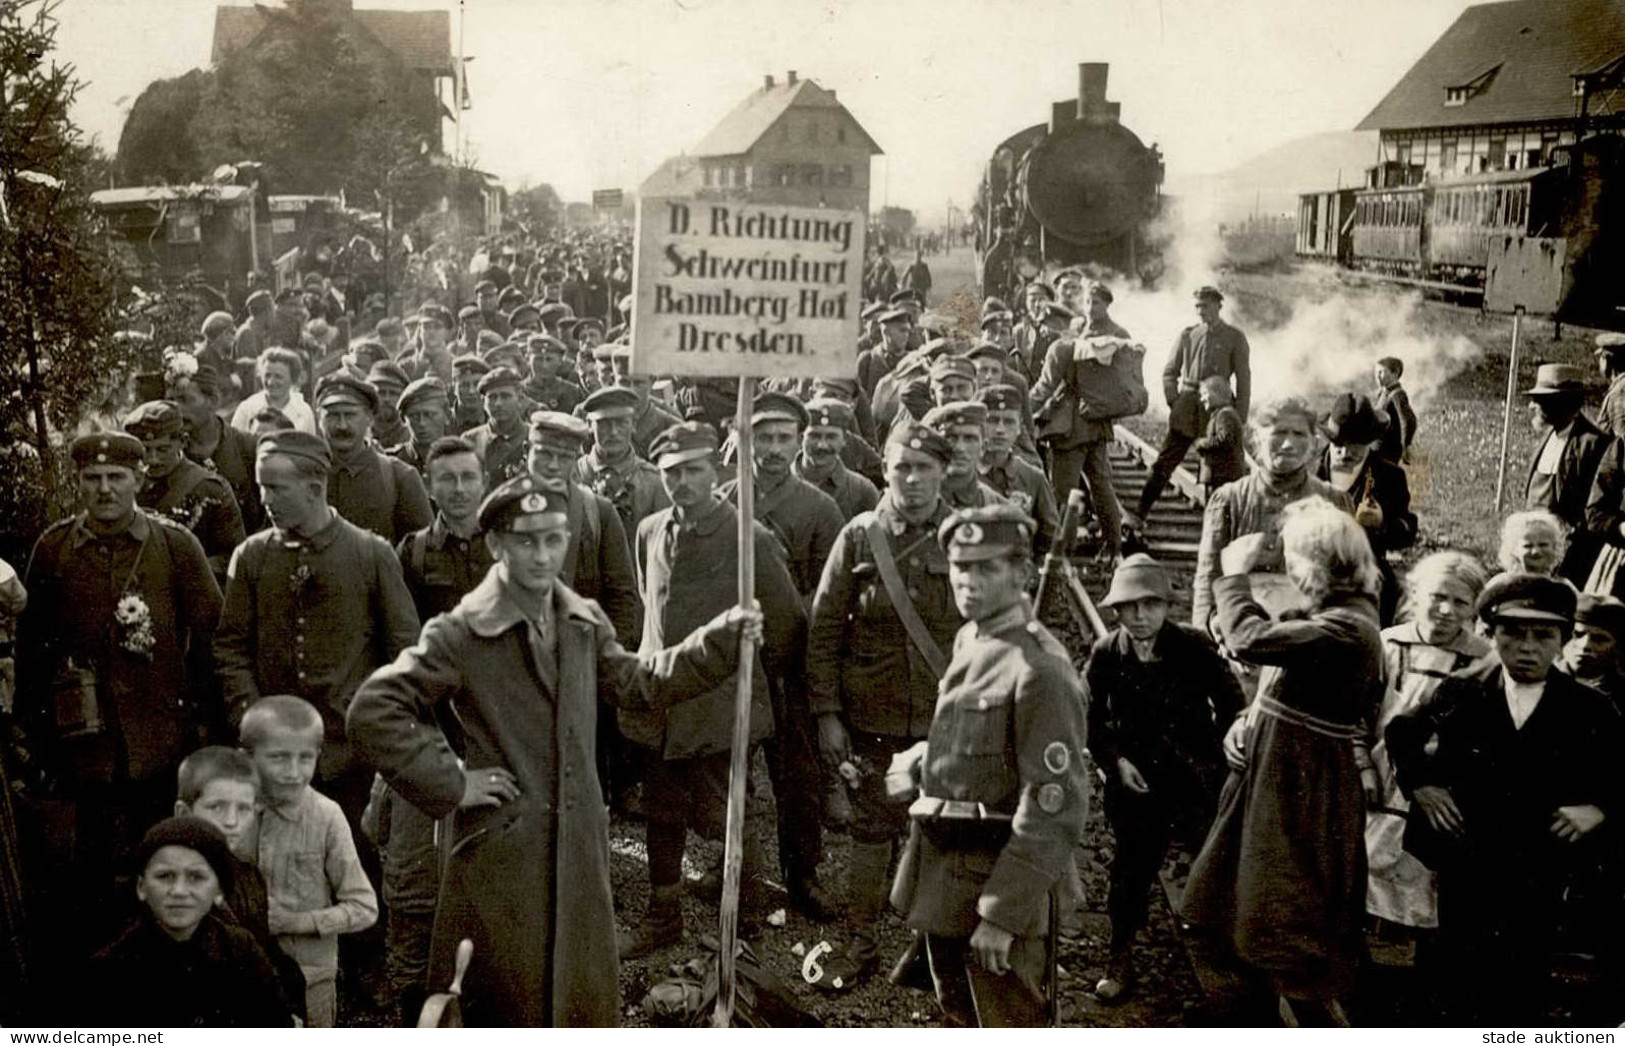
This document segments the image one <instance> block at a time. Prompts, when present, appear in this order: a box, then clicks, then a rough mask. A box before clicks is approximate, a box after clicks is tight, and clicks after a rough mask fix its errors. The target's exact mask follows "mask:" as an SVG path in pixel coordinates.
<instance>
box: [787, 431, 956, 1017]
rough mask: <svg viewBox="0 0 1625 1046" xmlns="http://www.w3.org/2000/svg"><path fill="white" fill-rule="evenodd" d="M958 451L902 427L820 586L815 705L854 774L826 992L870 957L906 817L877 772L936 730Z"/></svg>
mask: <svg viewBox="0 0 1625 1046" xmlns="http://www.w3.org/2000/svg"><path fill="white" fill-rule="evenodd" d="M952 459H953V448H952V447H950V446H949V445H948V441H947V440H945V439H943V437H942V436H941V435H939V434H938V433H937V432H935V431H934V430H932V429H929V428H927V427H926V426H924V425H918V424H904V425H899V426H898V427H897V428H896V429H895V430H894V431H893V433H892V437H891V439H890V441H888V443H887V444H886V475H887V486H886V490H885V492H884V493H882V494H881V497H880V503H879V504H878V505H876V506H875V508H874V510H873V511H871V512H862V513H859V514H858V515H856V516H854V517H853V518H852V520H851V521H850V522H848V523H847V524H846V526H845V527H843V528H842V529H841V533H840V536H839V537H837V538H836V539H835V547H834V548H833V549H831V550H830V556H829V560H828V561H827V562H826V563H825V564H824V574H823V577H822V578H821V579H820V581H819V583H818V591H817V592H816V593H815V594H814V596H813V605H812V613H811V616H810V619H809V623H808V636H807V683H808V689H809V695H810V696H809V704H810V706H811V709H812V712H813V714H814V715H815V716H817V717H818V738H819V739H818V746H819V751H820V754H821V755H822V756H823V759H824V763H825V765H826V767H828V768H830V769H837V770H842V776H843V777H846V778H848V780H849V781H850V782H852V783H851V785H850V787H851V792H852V794H851V805H852V823H851V826H850V829H849V830H850V832H851V836H852V856H851V859H850V861H849V863H848V867H847V886H846V901H847V912H848V924H847V929H848V932H849V933H850V935H851V936H850V938H849V940H848V942H847V945H846V947H845V948H844V949H843V950H842V952H841V953H840V954H838V955H836V956H834V957H833V958H830V959H829V960H828V961H826V962H825V963H824V973H823V976H821V977H820V978H819V979H818V980H817V981H816V982H815V984H814V986H815V987H817V988H819V989H821V990H824V991H836V992H841V991H849V990H851V989H852V988H854V987H856V986H857V985H858V984H859V983H860V982H861V981H862V980H863V979H864V978H865V977H866V976H868V974H869V973H870V971H871V970H872V968H873V966H874V962H875V958H876V952H877V949H878V946H879V937H878V935H879V920H880V912H881V905H882V904H883V903H884V901H885V897H886V871H887V869H888V868H889V867H890V864H891V858H892V846H893V844H894V843H895V842H896V841H897V840H898V838H899V837H900V836H901V835H902V834H903V832H904V830H905V829H906V828H907V827H908V819H907V817H906V816H905V814H904V811H903V810H902V809H901V808H899V807H897V806H896V805H894V804H892V803H890V802H889V801H888V800H887V798H886V795H885V790H884V788H883V787H882V784H881V777H882V775H883V774H884V772H885V767H886V765H887V763H888V762H889V761H890V759H891V757H892V755H893V754H894V753H896V752H900V751H902V750H904V749H906V748H908V747H910V746H911V745H913V744H915V743H916V742H917V741H920V740H921V739H923V738H924V737H925V736H926V733H927V732H928V731H929V729H930V726H931V715H932V712H933V710H934V709H935V707H936V699H937V683H938V681H939V680H940V679H941V678H942V674H943V672H944V671H945V670H946V668H947V664H948V661H947V657H946V655H945V654H944V651H945V650H948V649H951V648H952V646H953V642H954V636H955V634H956V633H957V632H958V631H959V626H960V617H959V614H958V612H957V611H956V610H955V609H954V606H953V597H952V594H951V593H950V591H949V587H948V576H947V575H948V563H947V558H946V555H945V554H944V553H943V551H942V549H941V548H940V547H939V546H938V544H937V542H936V535H937V527H938V525H939V524H941V522H942V521H943V520H944V519H946V518H947V517H948V508H947V506H946V505H945V504H944V503H943V501H942V497H941V490H942V477H943V473H944V472H945V471H946V470H947V467H948V463H949V461H951V460H952ZM843 764H846V765H845V767H844V769H843Z"/></svg>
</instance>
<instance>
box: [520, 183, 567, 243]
mask: <svg viewBox="0 0 1625 1046" xmlns="http://www.w3.org/2000/svg"><path fill="white" fill-rule="evenodd" d="M512 203H513V211H514V216H515V217H516V218H518V220H519V221H522V222H524V223H525V226H526V227H527V228H529V229H530V231H531V233H532V234H534V235H537V236H545V235H546V234H547V233H548V231H549V230H551V229H552V228H553V227H554V226H556V225H558V224H559V223H560V222H562V221H563V220H564V201H563V200H562V199H560V198H559V194H558V192H557V191H556V190H555V189H554V188H553V187H552V186H551V185H548V184H546V183H543V184H541V185H525V186H521V187H520V188H519V190H518V191H517V192H515V193H514V194H513V201H512Z"/></svg>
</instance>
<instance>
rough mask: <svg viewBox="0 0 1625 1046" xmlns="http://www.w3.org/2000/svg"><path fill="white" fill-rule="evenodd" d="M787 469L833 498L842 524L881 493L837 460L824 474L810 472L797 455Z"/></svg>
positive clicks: (874, 501)
mask: <svg viewBox="0 0 1625 1046" xmlns="http://www.w3.org/2000/svg"><path fill="white" fill-rule="evenodd" d="M790 469H791V471H792V472H794V473H795V474H796V476H797V478H799V479H803V480H806V481H807V482H808V483H811V484H812V485H813V486H815V487H817V488H818V489H819V490H821V491H823V492H824V493H825V494H828V495H829V496H830V497H831V498H833V499H834V501H835V507H836V508H838V509H840V510H841V522H842V523H845V522H846V521H847V520H849V519H851V518H852V517H853V516H855V515H857V514H858V513H859V512H867V511H869V510H870V509H872V508H874V507H875V505H877V504H879V503H880V491H878V490H876V489H875V485H874V484H873V483H871V482H870V481H869V480H868V479H866V478H864V477H863V476H862V475H861V474H860V473H857V472H854V471H852V470H851V469H849V468H847V466H846V464H845V463H844V462H842V461H841V459H840V458H836V459H835V460H834V461H833V462H832V463H831V465H830V468H829V469H828V470H827V471H820V470H817V469H812V470H809V467H808V465H807V462H806V458H805V457H804V456H798V457H797V458H796V460H795V461H794V462H792V463H791V465H790ZM820 576H822V570H820Z"/></svg>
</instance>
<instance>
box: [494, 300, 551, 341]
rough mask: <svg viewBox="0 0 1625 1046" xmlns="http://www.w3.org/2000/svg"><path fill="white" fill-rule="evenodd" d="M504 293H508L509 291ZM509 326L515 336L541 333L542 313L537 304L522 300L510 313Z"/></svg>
mask: <svg viewBox="0 0 1625 1046" xmlns="http://www.w3.org/2000/svg"><path fill="white" fill-rule="evenodd" d="M511 289H512V288H510V290H511ZM503 293H504V294H506V293H507V291H504V292H503ZM508 328H509V330H510V332H511V333H512V334H514V335H515V336H522V335H525V334H535V333H539V332H540V331H541V329H542V314H541V312H540V310H538V309H537V308H536V306H534V305H532V304H530V303H529V302H527V301H521V302H520V303H519V304H517V305H515V306H514V307H513V311H512V312H511V313H509V314H508Z"/></svg>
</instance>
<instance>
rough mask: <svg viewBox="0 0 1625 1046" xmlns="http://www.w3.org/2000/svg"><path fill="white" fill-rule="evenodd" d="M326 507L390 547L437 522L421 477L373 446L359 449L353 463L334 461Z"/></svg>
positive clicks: (350, 461) (406, 465) (352, 459)
mask: <svg viewBox="0 0 1625 1046" xmlns="http://www.w3.org/2000/svg"><path fill="white" fill-rule="evenodd" d="M386 473H387V474H386ZM327 503H328V504H329V505H332V506H333V508H334V509H336V510H337V511H338V514H339V515H341V516H343V517H344V518H345V519H347V520H349V521H350V522H351V523H354V524H355V525H356V526H358V527H361V528H362V529H364V530H370V531H372V532H373V533H374V534H377V535H379V536H380V537H382V538H383V539H384V540H385V541H387V542H390V543H391V545H393V544H394V543H395V542H397V541H399V540H400V539H401V538H403V537H405V536H406V535H408V534H410V533H411V532H412V531H414V530H421V529H422V528H424V527H426V526H428V525H429V524H430V523H432V522H433V521H434V509H432V508H431V507H430V506H429V492H428V491H426V490H424V489H423V480H422V479H421V478H419V476H418V474H417V473H416V472H415V471H413V469H412V467H411V466H410V465H408V464H406V463H405V462H403V461H400V460H398V459H396V458H393V457H390V456H389V455H387V454H383V453H380V452H379V451H376V450H374V449H373V448H371V447H359V448H357V449H356V452H355V453H354V454H353V455H352V456H351V457H350V458H349V460H344V459H339V458H337V457H335V459H334V461H333V471H332V472H331V473H330V474H329V475H328V479H327Z"/></svg>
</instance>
